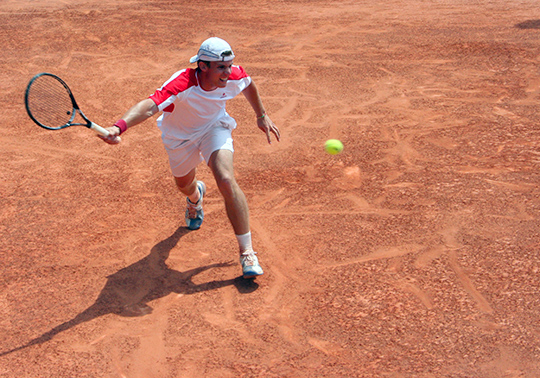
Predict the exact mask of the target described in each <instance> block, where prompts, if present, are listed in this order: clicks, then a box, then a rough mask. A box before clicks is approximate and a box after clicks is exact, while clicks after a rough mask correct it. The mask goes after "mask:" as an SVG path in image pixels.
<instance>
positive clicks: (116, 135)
mask: <svg viewBox="0 0 540 378" xmlns="http://www.w3.org/2000/svg"><path fill="white" fill-rule="evenodd" d="M105 130H107V131H108V132H109V136H106V137H105V136H103V135H98V137H100V138H101V139H102V140H103V141H105V142H106V143H109V144H118V143H120V142H121V141H122V139H121V138H120V129H119V128H118V126H111V127H107V128H106V129H105Z"/></svg>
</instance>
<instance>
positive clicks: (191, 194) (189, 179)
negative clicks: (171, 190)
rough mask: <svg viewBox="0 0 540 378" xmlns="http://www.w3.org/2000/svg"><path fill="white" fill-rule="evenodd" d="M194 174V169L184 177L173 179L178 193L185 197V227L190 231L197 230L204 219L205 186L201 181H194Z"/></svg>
mask: <svg viewBox="0 0 540 378" xmlns="http://www.w3.org/2000/svg"><path fill="white" fill-rule="evenodd" d="M195 174H196V169H195V168H194V169H193V170H191V171H190V172H189V173H188V174H187V175H185V176H182V177H176V176H175V177H174V180H175V182H176V186H177V187H178V189H179V190H180V192H182V193H183V194H185V195H186V196H187V207H186V225H187V227H188V228H189V229H190V230H198V229H199V228H200V227H201V225H202V222H203V219H204V212H203V208H202V202H203V196H204V194H205V193H206V186H205V185H204V183H203V182H202V181H197V180H196V179H195Z"/></svg>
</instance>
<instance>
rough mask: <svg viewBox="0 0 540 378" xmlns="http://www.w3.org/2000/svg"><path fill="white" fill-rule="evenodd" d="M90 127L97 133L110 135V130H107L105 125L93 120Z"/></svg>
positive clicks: (105, 135)
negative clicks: (102, 125)
mask: <svg viewBox="0 0 540 378" xmlns="http://www.w3.org/2000/svg"><path fill="white" fill-rule="evenodd" d="M90 128H91V129H92V130H94V131H95V132H96V133H98V134H101V135H103V136H104V137H108V136H109V132H108V131H107V130H105V129H104V128H103V127H101V126H100V125H98V124H97V123H94V122H91V123H90Z"/></svg>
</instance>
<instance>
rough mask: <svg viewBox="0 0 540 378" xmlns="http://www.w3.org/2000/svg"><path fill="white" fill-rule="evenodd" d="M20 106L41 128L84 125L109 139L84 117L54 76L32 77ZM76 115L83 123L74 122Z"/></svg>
mask: <svg viewBox="0 0 540 378" xmlns="http://www.w3.org/2000/svg"><path fill="white" fill-rule="evenodd" d="M24 104H25V106H26V111H27V112H28V115H29V116H30V118H31V119H32V120H33V121H34V122H35V123H36V124H38V125H39V126H41V127H44V128H45V129H48V130H60V129H65V128H66V127H69V126H86V127H88V128H89V129H92V130H94V131H95V132H97V133H98V134H101V135H103V136H105V137H107V136H109V132H108V131H107V130H105V129H104V128H103V127H101V126H99V125H97V124H95V123H94V122H92V121H90V120H89V119H88V118H87V117H86V116H85V115H84V113H83V112H82V111H81V109H79V105H77V102H76V101H75V97H73V94H72V93H71V90H70V89H69V87H68V85H67V84H66V83H65V82H64V81H63V80H62V79H60V78H59V77H58V76H56V75H53V74H50V73H46V72H43V73H40V74H38V75H36V76H34V77H33V78H32V80H30V83H28V87H27V88H26V93H25V96H24ZM77 113H79V115H80V116H81V118H82V119H83V121H84V122H82V123H81V122H75V116H76V115H77Z"/></svg>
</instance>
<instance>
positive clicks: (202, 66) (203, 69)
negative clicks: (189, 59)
mask: <svg viewBox="0 0 540 378" xmlns="http://www.w3.org/2000/svg"><path fill="white" fill-rule="evenodd" d="M197 64H198V66H199V69H200V70H201V71H202V72H206V71H207V70H208V69H209V68H210V66H208V65H207V64H206V63H205V62H203V61H199V63H197Z"/></svg>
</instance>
